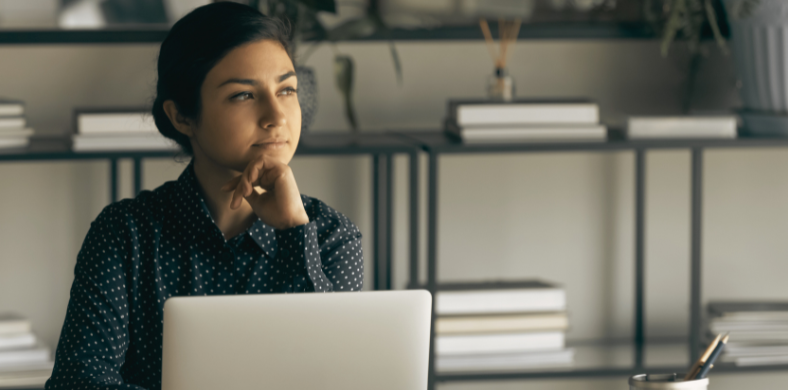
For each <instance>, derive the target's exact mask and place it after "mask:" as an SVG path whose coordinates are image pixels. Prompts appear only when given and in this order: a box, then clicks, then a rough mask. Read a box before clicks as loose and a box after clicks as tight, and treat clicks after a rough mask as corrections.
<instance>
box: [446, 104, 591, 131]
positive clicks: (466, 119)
mask: <svg viewBox="0 0 788 390" xmlns="http://www.w3.org/2000/svg"><path fill="white" fill-rule="evenodd" d="M449 117H450V118H451V119H453V120H454V121H455V122H456V123H457V124H458V125H459V126H461V127H465V126H475V125H514V124H520V125H523V124H539V125H544V124H596V123H598V122H599V107H598V106H597V104H596V103H592V102H590V101H587V100H515V101H513V102H511V103H501V102H496V101H490V100H462V99H452V100H449Z"/></svg>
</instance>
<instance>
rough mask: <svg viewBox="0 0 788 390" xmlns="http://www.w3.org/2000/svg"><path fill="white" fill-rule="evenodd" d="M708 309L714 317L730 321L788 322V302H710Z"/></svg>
mask: <svg viewBox="0 0 788 390" xmlns="http://www.w3.org/2000/svg"><path fill="white" fill-rule="evenodd" d="M707 309H708V312H709V315H710V316H712V317H724V318H726V319H730V320H746V321H764V320H785V321H788V302H786V301H719V302H709V304H708V306H707Z"/></svg>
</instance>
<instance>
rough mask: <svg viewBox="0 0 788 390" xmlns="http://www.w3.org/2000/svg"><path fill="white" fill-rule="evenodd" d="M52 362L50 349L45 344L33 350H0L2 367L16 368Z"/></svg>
mask: <svg viewBox="0 0 788 390" xmlns="http://www.w3.org/2000/svg"><path fill="white" fill-rule="evenodd" d="M48 361H50V351H49V348H47V347H46V346H44V345H43V344H36V345H35V346H34V347H32V348H20V349H9V350H0V367H2V368H14V367H15V366H23V365H29V364H35V363H46V362H48Z"/></svg>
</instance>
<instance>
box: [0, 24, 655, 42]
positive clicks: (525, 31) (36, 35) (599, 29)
mask: <svg viewBox="0 0 788 390" xmlns="http://www.w3.org/2000/svg"><path fill="white" fill-rule="evenodd" d="M168 32H169V27H168V26H164V27H161V26H152V27H144V26H143V27H140V28H135V29H127V28H108V29H103V30H58V29H47V30H37V29H27V30H0V45H30V44H64V43H65V44H86V43H87V44H104V43H113V44H115V43H120V44H124V43H160V42H162V41H164V38H165V37H166V36H167V33H168ZM655 37H656V35H655V34H654V31H652V30H651V29H650V28H649V27H648V26H645V25H643V24H637V23H550V24H525V25H523V26H522V28H521V29H520V32H519V34H518V39H568V38H571V39H654V38H655ZM460 39H466V40H468V39H470V40H482V39H484V36H482V33H481V31H480V30H479V27H478V26H476V25H469V26H441V27H434V28H414V29H405V28H394V29H391V31H390V33H389V35H383V34H380V33H377V34H373V35H370V36H367V37H363V38H355V39H350V41H389V40H395V41H417V40H460Z"/></svg>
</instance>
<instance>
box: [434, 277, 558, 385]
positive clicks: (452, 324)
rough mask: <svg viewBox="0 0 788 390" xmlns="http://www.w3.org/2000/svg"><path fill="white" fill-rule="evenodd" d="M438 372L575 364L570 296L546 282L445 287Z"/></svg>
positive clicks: (440, 297) (439, 298) (439, 303)
mask: <svg viewBox="0 0 788 390" xmlns="http://www.w3.org/2000/svg"><path fill="white" fill-rule="evenodd" d="M435 310H436V314H437V316H438V318H437V319H436V322H435V333H436V340H435V354H436V363H435V367H436V370H438V371H441V372H452V371H513V370H521V369H529V368H540V367H555V366H566V365H570V364H572V360H573V356H574V351H573V350H572V349H569V348H566V347H565V337H564V332H565V331H566V329H567V327H568V320H567V315H566V294H565V292H564V290H563V289H562V288H559V287H557V286H555V285H553V284H550V283H545V282H541V281H528V282H491V283H482V284H479V283H474V284H463V283H453V284H442V285H439V286H438V292H437V295H436V300H435Z"/></svg>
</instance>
